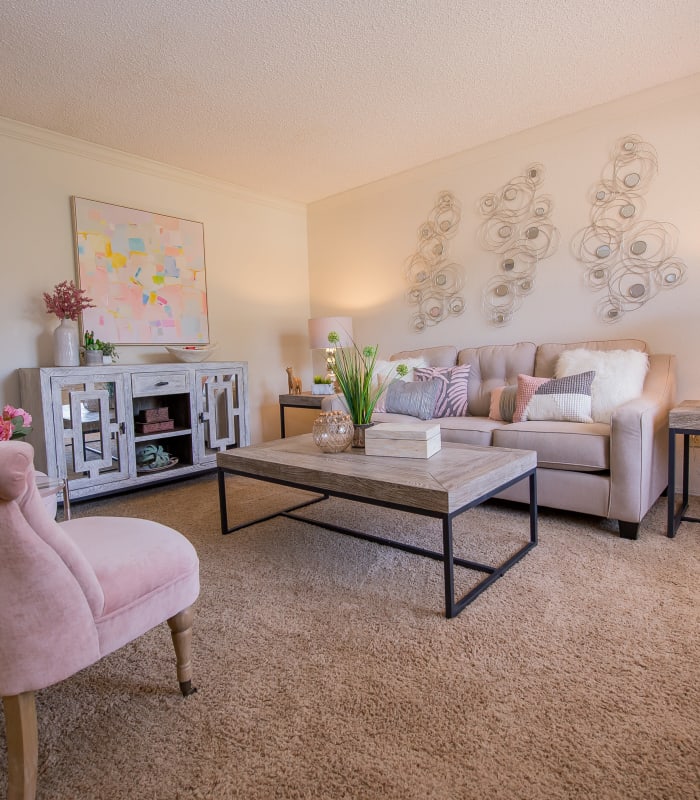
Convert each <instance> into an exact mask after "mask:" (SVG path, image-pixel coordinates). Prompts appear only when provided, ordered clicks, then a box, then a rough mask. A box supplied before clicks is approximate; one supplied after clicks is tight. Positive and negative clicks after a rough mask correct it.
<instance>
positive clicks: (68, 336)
mask: <svg viewBox="0 0 700 800" xmlns="http://www.w3.org/2000/svg"><path fill="white" fill-rule="evenodd" d="M53 363H54V365H55V366H57V367H77V366H79V365H80V345H79V344H78V323H77V322H76V321H75V320H72V319H62V320H61V324H60V325H59V326H58V328H56V330H54V332H53Z"/></svg>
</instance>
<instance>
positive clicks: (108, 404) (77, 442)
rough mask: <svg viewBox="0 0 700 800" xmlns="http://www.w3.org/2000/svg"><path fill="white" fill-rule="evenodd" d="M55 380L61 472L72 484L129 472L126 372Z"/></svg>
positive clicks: (97, 481)
mask: <svg viewBox="0 0 700 800" xmlns="http://www.w3.org/2000/svg"><path fill="white" fill-rule="evenodd" d="M76 377H77V376H66V377H56V376H54V377H53V378H52V381H51V389H52V396H53V413H54V431H55V435H56V453H57V456H58V474H59V476H60V477H62V478H65V479H67V480H68V481H69V482H70V485H71V487H75V488H78V487H80V486H95V485H97V484H101V483H106V482H109V483H113V482H114V481H115V480H116V481H118V480H119V478H121V477H123V478H124V479H125V480H127V479H128V478H129V460H128V456H127V452H128V448H127V436H126V413H125V407H126V404H125V394H124V376H123V375H121V374H112V373H110V375H99V374H93V375H92V376H90V378H89V379H87V380H84V381H77V380H76Z"/></svg>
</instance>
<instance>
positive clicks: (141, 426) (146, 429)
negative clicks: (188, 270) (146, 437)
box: [135, 419, 175, 434]
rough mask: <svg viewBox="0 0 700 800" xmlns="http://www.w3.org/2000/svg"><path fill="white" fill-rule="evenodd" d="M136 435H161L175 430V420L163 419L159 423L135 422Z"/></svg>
mask: <svg viewBox="0 0 700 800" xmlns="http://www.w3.org/2000/svg"><path fill="white" fill-rule="evenodd" d="M135 426H136V433H138V434H143V433H161V432H162V431H172V430H175V420H174V419H165V420H162V421H161V422H136V423H135Z"/></svg>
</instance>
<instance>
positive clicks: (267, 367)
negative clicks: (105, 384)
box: [0, 118, 311, 441]
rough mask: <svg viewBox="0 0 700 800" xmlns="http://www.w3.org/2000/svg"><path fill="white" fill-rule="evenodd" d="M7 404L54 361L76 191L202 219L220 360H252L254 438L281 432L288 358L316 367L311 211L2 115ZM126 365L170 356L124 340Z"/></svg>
mask: <svg viewBox="0 0 700 800" xmlns="http://www.w3.org/2000/svg"><path fill="white" fill-rule="evenodd" d="M0 176H1V177H0V187H1V188H0V242H2V260H3V264H2V275H3V277H2V289H1V290H0V331H1V332H2V341H3V347H2V356H1V357H0V404H2V405H4V404H5V403H12V404H18V403H19V389H18V381H17V377H16V370H17V368H18V367H30V366H50V365H52V357H53V355H52V338H51V331H52V330H53V328H54V327H55V326H56V320H55V318H54V317H53V316H50V315H47V314H46V313H45V310H44V305H43V301H42V299H41V294H42V292H44V291H50V290H51V289H52V288H53V286H54V285H55V284H56V283H58V282H60V281H62V280H66V279H71V278H74V277H75V259H74V254H73V238H72V228H71V214H70V197H71V195H78V196H81V197H88V198H92V199H95V200H102V201H105V202H108V203H116V204H119V205H126V206H131V207H135V208H142V209H146V210H149V211H159V212H162V213H164V214H170V215H173V216H177V217H183V218H186V219H193V220H198V221H201V222H203V223H204V240H205V242H204V243H205V249H206V263H207V289H208V300H209V314H210V317H209V322H210V331H211V339H212V341H216V342H218V350H217V352H216V355H215V358H217V359H220V360H242V361H248V362H249V375H250V408H251V414H250V421H251V438H252V440H253V441H261V440H264V439H273V438H275V437H276V436H278V435H279V413H278V405H277V397H278V395H279V393H280V392H285V391H286V390H287V388H286V387H287V377H286V374H285V372H284V369H285V367H286V366H287V365H288V364H294V365H298V366H299V368H301V366H302V365H307V363H308V370H307V374H306V376H305V382H306V383H307V384H308V381H309V379H310V367H311V365H310V359H309V349H308V342H307V333H306V321H307V318H308V310H309V287H308V272H307V233H306V210H305V208H304V206H302V205H297V204H291V203H285V202H282V201H276V200H273V199H270V198H264V197H259V196H256V195H255V194H253V193H250V192H246V191H244V190H240V189H238V188H236V187H233V186H230V185H227V184H223V183H218V182H216V181H211V180H208V179H205V178H202V177H200V176H197V175H194V174H191V173H187V172H184V171H181V170H177V169H171V168H169V167H164V166H163V165H160V164H157V163H154V162H149V161H146V160H144V159H139V158H136V157H132V156H130V155H127V154H123V153H118V152H116V151H113V150H108V149H106V148H101V147H96V146H94V145H90V144H88V143H86V142H81V141H78V140H76V139H71V138H69V137H64V136H58V135H55V134H53V133H50V132H48V131H43V130H41V129H37V128H32V127H30V126H25V125H20V124H18V123H15V122H12V121H10V120H4V119H1V118H0ZM119 352H120V362H119V363H143V362H151V361H167V360H169V357H168V354H167V352H166V351H165V350H164V349H163V348H158V347H150V348H149V347H121V348H119Z"/></svg>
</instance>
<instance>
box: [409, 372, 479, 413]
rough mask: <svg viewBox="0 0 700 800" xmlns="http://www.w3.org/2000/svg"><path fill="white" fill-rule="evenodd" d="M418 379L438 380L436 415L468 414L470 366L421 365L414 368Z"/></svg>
mask: <svg viewBox="0 0 700 800" xmlns="http://www.w3.org/2000/svg"><path fill="white" fill-rule="evenodd" d="M413 374H414V375H415V378H416V380H417V381H429V380H436V381H438V382H439V384H440V393H439V394H438V399H437V403H436V404H435V409H434V410H435V416H436V417H464V416H466V415H467V408H468V405H467V399H468V394H467V390H468V380H469V367H468V366H462V367H419V368H418V369H416V370H414V373H413Z"/></svg>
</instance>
